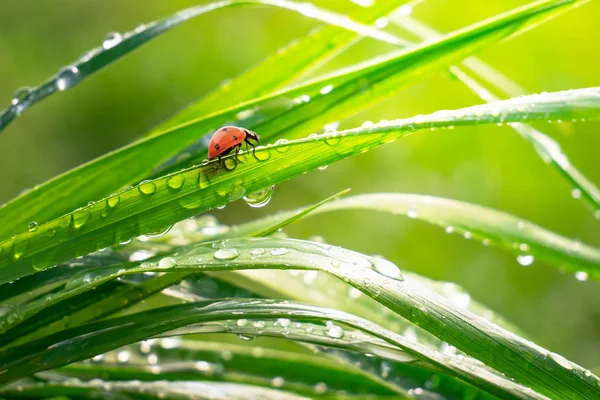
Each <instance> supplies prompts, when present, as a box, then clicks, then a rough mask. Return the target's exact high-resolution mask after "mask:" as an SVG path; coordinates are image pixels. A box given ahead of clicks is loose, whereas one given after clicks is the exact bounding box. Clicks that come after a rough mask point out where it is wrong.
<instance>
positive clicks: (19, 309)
mask: <svg viewBox="0 0 600 400" xmlns="http://www.w3.org/2000/svg"><path fill="white" fill-rule="evenodd" d="M349 190H350V189H346V190H343V191H341V192H339V193H337V194H335V195H333V196H331V197H329V198H327V199H325V200H323V201H321V202H319V203H316V204H314V205H312V206H309V207H306V208H303V209H302V210H298V212H295V213H294V212H291V213H288V214H287V216H286V218H284V219H282V218H279V219H277V220H276V221H273V223H271V224H261V226H260V227H254V226H253V225H252V224H250V226H248V227H243V228H242V229H239V228H237V227H233V228H232V229H231V230H230V231H229V232H228V233H227V234H225V235H212V239H222V238H226V237H235V236H240V235H241V236H245V237H252V236H255V237H260V236H266V235H268V234H270V233H272V232H275V231H276V230H277V229H279V228H281V227H283V226H285V225H287V224H290V223H292V222H294V221H296V220H297V219H299V218H302V217H303V216H306V215H307V214H309V213H310V212H313V211H314V210H315V209H317V208H318V207H321V206H322V205H323V204H326V203H327V202H329V201H331V200H333V199H335V198H337V197H339V196H341V195H343V194H345V193H348V191H349ZM195 227H197V226H196V225H195ZM207 239H208V237H207V236H204V237H202V239H198V238H196V240H198V241H206V240H207ZM166 250H169V252H170V253H173V252H177V251H178V250H177V249H174V248H173V247H172V246H169V247H168V248H165V249H164V251H166ZM153 253H154V249H150V252H148V253H147V254H153ZM103 255H104V254H103ZM164 255H166V253H165V254H164ZM158 257H162V256H158ZM91 259H92V260H93V257H92V258H91ZM77 261H84V262H85V260H77ZM114 264H115V263H105V264H104V265H114ZM118 264H120V266H121V267H123V268H127V267H128V266H129V267H130V266H132V265H134V264H127V263H126V262H124V261H123V260H121V262H119V263H118ZM138 264H139V263H138ZM84 265H85V264H84ZM96 265H97V264H94V263H90V264H89V265H88V267H93V266H96ZM100 265H102V264H100ZM54 270H58V271H59V273H58V274H52V272H51V271H54ZM76 272H77V271H76V270H73V269H70V268H66V269H65V268H61V267H57V268H52V269H50V270H47V271H44V272H42V273H39V274H34V275H30V276H29V277H26V278H23V279H21V280H19V281H18V282H20V281H29V280H31V279H30V277H36V276H39V275H49V274H52V275H51V278H52V283H56V284H62V283H64V282H65V280H67V279H68V278H70V277H71V276H72V275H74V274H75V273H76ZM192 275H193V273H180V274H167V275H163V276H157V277H154V278H152V279H149V280H146V281H143V282H139V283H136V284H127V285H120V286H119V287H117V288H114V287H111V288H104V289H105V290H100V289H97V290H96V291H95V294H96V295H95V296H93V298H87V297H86V296H85V293H83V292H81V291H79V292H70V291H69V290H63V291H62V292H57V293H52V294H50V295H49V296H45V297H43V298H39V299H34V300H33V301H30V302H27V303H23V304H20V305H19V306H11V307H6V309H5V310H4V313H3V315H0V332H2V336H1V337H0V347H3V346H7V345H9V344H11V343H12V342H13V341H15V340H16V341H17V342H16V343H17V344H18V343H22V342H25V341H27V340H32V338H39V337H41V336H44V335H47V334H50V333H54V332H57V331H60V330H62V329H66V328H69V327H72V326H77V325H80V324H82V323H84V322H87V321H91V320H95V319H99V318H103V317H106V316H108V315H111V314H113V313H115V312H117V311H119V310H122V309H124V308H128V307H131V306H132V305H134V304H137V303H139V302H140V301H143V300H144V299H145V298H147V297H149V296H151V295H153V294H155V293H158V292H160V291H162V290H164V289H166V288H168V287H170V286H173V285H175V284H177V283H179V282H180V281H182V280H184V279H186V278H189V277H190V276H192ZM202 280H210V281H211V283H212V285H209V286H211V287H212V286H214V287H219V290H218V291H217V293H216V294H218V295H220V296H224V293H225V291H224V290H223V288H222V286H223V283H222V282H221V283H218V282H216V281H215V280H214V279H211V278H208V277H206V276H204V277H203V278H202ZM234 284H235V283H234ZM6 285H7V286H9V287H10V286H11V285H10V284H6ZM202 286H204V285H202ZM106 291H110V293H108V294H107V295H106V296H104V297H103V296H101V295H100V293H104V292H106ZM171 294H177V295H178V296H179V297H181V298H187V299H192V300H189V301H194V300H200V299H201V298H198V296H196V293H193V294H191V296H189V295H186V294H181V293H171ZM243 294H244V297H249V296H248V294H247V293H243ZM202 296H203V297H205V296H206V293H202ZM80 297H82V300H80ZM213 297H214V296H213ZM228 297H239V296H228ZM66 300H69V301H66ZM90 301H91V304H90ZM75 310H77V311H75ZM42 311H43V313H42ZM4 314H8V315H6V317H5V318H3V317H4ZM11 315H18V316H19V317H18V318H13V317H10V316H11ZM11 320H12V321H11ZM32 332H35V333H34V334H32Z"/></svg>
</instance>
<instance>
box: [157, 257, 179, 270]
mask: <svg viewBox="0 0 600 400" xmlns="http://www.w3.org/2000/svg"><path fill="white" fill-rule="evenodd" d="M176 265H177V261H176V260H175V259H174V258H173V257H165V258H161V260H160V261H159V262H158V268H162V269H169V268H173V267H174V266H176Z"/></svg>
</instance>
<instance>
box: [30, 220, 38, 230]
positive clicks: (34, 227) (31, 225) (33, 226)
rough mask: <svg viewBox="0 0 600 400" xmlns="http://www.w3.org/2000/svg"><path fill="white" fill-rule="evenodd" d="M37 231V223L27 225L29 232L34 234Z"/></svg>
mask: <svg viewBox="0 0 600 400" xmlns="http://www.w3.org/2000/svg"><path fill="white" fill-rule="evenodd" d="M37 230H38V223H37V222H35V221H32V222H30V223H29V232H35V231H37Z"/></svg>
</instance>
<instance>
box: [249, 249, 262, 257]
mask: <svg viewBox="0 0 600 400" xmlns="http://www.w3.org/2000/svg"><path fill="white" fill-rule="evenodd" d="M250 254H252V255H253V256H261V255H263V254H265V250H264V249H253V250H252V251H251V252H250Z"/></svg>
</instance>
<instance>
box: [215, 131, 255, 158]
mask: <svg viewBox="0 0 600 400" xmlns="http://www.w3.org/2000/svg"><path fill="white" fill-rule="evenodd" d="M244 139H246V132H245V131H244V129H242V128H238V127H237V126H224V127H223V128H221V129H219V130H218V131H216V132H215V134H214V135H213V137H212V138H211V139H210V143H209V144H208V159H209V160H212V159H213V158H215V157H218V156H220V155H221V154H223V153H225V152H226V151H227V150H230V149H231V148H232V147H233V146H235V145H237V144H240V143H242V142H243V141H244Z"/></svg>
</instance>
